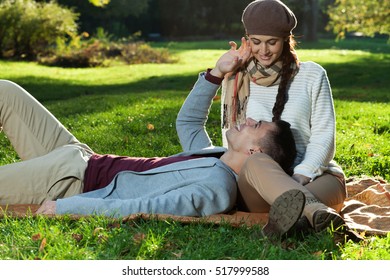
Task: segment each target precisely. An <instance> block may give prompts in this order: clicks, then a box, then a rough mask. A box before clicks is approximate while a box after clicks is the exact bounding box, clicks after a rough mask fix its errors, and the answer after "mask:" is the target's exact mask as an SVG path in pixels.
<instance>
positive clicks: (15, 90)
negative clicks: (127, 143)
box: [0, 80, 92, 205]
mask: <svg viewBox="0 0 390 280" xmlns="http://www.w3.org/2000/svg"><path fill="white" fill-rule="evenodd" d="M0 126H1V127H2V130H3V131H4V133H5V134H6V135H7V137H8V138H9V140H10V142H11V144H12V146H13V147H14V149H15V151H16V152H17V153H18V155H19V157H20V158H21V159H22V161H20V162H16V163H12V164H8V165H4V166H0V204H3V205H4V204H30V203H31V204H41V203H42V202H43V201H45V200H55V199H57V198H61V197H68V196H72V195H76V194H79V193H81V192H82V190H83V180H84V172H85V169H86V167H87V161H88V159H89V157H90V156H91V154H92V150H91V149H90V148H89V147H88V146H87V145H85V144H82V143H80V142H79V141H78V140H77V139H76V138H75V137H74V136H73V135H72V134H71V133H70V132H69V131H68V130H67V129H66V128H65V127H64V126H63V125H62V124H61V123H60V122H59V121H58V120H57V119H56V118H55V117H54V116H53V115H52V114H51V113H50V112H49V111H48V110H47V109H45V108H44V107H43V106H42V105H41V104H40V103H39V102H38V101H37V100H36V99H35V98H34V97H33V96H31V95H30V94H29V93H28V92H27V91H25V90H24V89H23V88H21V87H20V86H18V85H17V84H15V83H13V82H10V81H5V80H0Z"/></svg>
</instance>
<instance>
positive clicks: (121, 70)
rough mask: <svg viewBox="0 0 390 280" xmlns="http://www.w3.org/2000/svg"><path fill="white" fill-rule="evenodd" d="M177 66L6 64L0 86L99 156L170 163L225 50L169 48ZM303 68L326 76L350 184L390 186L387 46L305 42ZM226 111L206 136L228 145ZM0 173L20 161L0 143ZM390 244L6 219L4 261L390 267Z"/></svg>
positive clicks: (219, 46)
mask: <svg viewBox="0 0 390 280" xmlns="http://www.w3.org/2000/svg"><path fill="white" fill-rule="evenodd" d="M155 46H156V47H165V48H168V49H169V50H170V51H171V52H172V54H173V55H174V56H176V57H177V58H178V63H175V64H143V65H131V66H124V65H116V66H112V67H108V68H93V69H63V68H56V67H45V66H40V65H37V64H35V63H29V62H9V61H7V62H6V61H0V73H1V75H0V78H1V79H9V80H12V81H15V82H17V83H19V84H20V85H22V86H23V87H25V88H26V89H27V90H28V91H29V92H31V93H32V94H33V95H34V96H35V97H36V98H37V99H38V100H40V101H41V102H42V103H43V104H44V105H45V106H46V107H47V108H48V109H49V110H50V111H51V112H53V114H54V115H55V116H57V118H58V119H59V120H60V121H61V122H62V123H63V124H64V125H65V126H66V127H67V128H68V129H69V130H70V131H71V132H72V133H73V134H74V135H75V136H76V137H77V138H78V139H79V140H81V141H82V142H86V143H88V144H89V145H90V146H91V147H92V148H93V149H94V150H95V151H96V152H98V153H112V154H120V155H132V156H166V155H171V154H173V153H177V152H179V151H180V145H179V142H178V139H177V136H176V131H175V118H176V114H177V112H178V110H179V108H180V106H181V104H182V102H183V101H184V99H185V97H186V96H187V94H188V92H189V90H190V89H191V87H192V85H193V83H194V82H195V81H196V79H197V73H199V72H200V71H203V70H204V69H206V68H209V67H213V66H214V63H215V61H216V59H217V58H218V57H219V55H221V53H222V52H223V51H224V50H225V49H226V48H228V44H227V42H223V41H213V42H180V43H178V42H164V43H159V44H155ZM298 55H299V57H300V59H301V60H303V61H305V60H313V61H316V62H318V63H320V64H321V65H323V67H324V68H325V69H326V70H327V71H328V75H329V79H330V82H331V85H332V90H333V95H334V101H335V107H336V115H337V149H336V157H335V158H336V160H337V161H338V162H339V163H340V165H341V166H342V167H343V169H344V171H345V173H346V175H347V177H352V176H364V175H365V176H380V177H382V178H383V179H385V180H387V181H390V136H389V134H390V133H389V131H390V106H389V101H390V100H389V93H390V92H389V91H390V90H389V88H390V80H389V74H388V73H390V46H389V45H387V44H386V41H385V40H376V39H370V40H363V39H360V40H347V41H341V42H338V43H336V42H333V41H331V40H324V41H321V42H319V43H317V44H304V43H302V44H301V45H300V47H299V48H298ZM219 116H220V103H219V101H215V103H214V105H213V107H212V111H211V115H210V119H209V122H208V129H209V133H210V136H211V137H212V139H213V141H214V143H215V144H216V145H219V144H221V140H220V139H221V134H220V119H219ZM0 145H1V149H0V164H8V163H12V162H15V161H18V160H19V159H18V157H17V155H16V154H15V152H14V151H13V150H12V148H11V147H10V145H9V142H8V140H7V139H6V137H5V136H4V135H3V134H1V135H0ZM389 251H390V235H388V236H387V237H379V236H368V237H366V238H365V240H364V241H361V242H360V243H353V242H351V241H349V242H343V240H342V239H340V238H339V236H338V234H337V233H335V232H333V231H331V230H329V231H327V232H323V233H320V234H312V235H309V236H307V237H306V238H305V239H301V238H298V237H295V238H289V239H288V240H284V241H279V242H276V243H275V242H270V241H269V240H266V239H264V238H263V237H262V236H261V234H260V227H258V226H255V227H250V228H248V227H239V228H234V227H231V226H229V225H227V224H226V225H221V226H213V225H209V224H206V223H200V224H191V225H184V224H181V223H178V222H175V221H157V220H151V221H149V220H148V221H145V220H137V221H133V222H126V223H122V222H121V221H118V220H112V219H108V218H103V217H89V218H83V219H79V220H73V219H71V218H69V217H60V218H55V219H50V218H45V217H26V218H24V219H18V218H15V217H12V216H5V217H4V218H2V219H1V220H0V258H1V259H93V260H96V259H159V260H161V259H179V260H182V259H213V260H216V259H244V260H249V259H271V260H272V259H274V260H275V259H276V260H282V259H286V260H288V259H295V260H305V259H327V260H332V259H336V260H344V259H370V260H372V259H390V254H389Z"/></svg>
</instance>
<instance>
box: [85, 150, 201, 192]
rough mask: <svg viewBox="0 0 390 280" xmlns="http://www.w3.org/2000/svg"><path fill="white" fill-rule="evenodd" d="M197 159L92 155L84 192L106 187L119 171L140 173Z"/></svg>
mask: <svg viewBox="0 0 390 280" xmlns="http://www.w3.org/2000/svg"><path fill="white" fill-rule="evenodd" d="M194 158H199V156H173V157H154V158H143V157H125V156H115V155H99V154H93V155H92V156H91V158H90V159H89V161H88V166H87V169H86V170H85V178H84V190H83V192H90V191H93V190H97V189H101V188H103V187H105V186H107V185H108V184H109V183H110V182H111V181H112V180H113V179H114V177H115V175H116V174H118V172H121V171H126V170H127V171H136V172H142V171H146V170H150V169H153V168H156V167H160V166H164V165H167V164H171V163H174V162H179V161H185V160H190V159H194Z"/></svg>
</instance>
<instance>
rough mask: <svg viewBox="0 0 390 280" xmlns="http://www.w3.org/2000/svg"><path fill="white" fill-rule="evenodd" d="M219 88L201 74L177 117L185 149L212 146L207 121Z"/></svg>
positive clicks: (177, 124) (177, 128)
mask: <svg viewBox="0 0 390 280" xmlns="http://www.w3.org/2000/svg"><path fill="white" fill-rule="evenodd" d="M218 88H219V85H216V84H213V83H210V82H208V81H207V80H206V79H205V78H204V73H201V74H199V77H198V80H197V81H196V83H195V85H194V87H193V89H192V90H191V92H190V93H189V95H188V96H187V98H186V100H185V101H184V103H183V105H182V107H181V109H180V111H179V113H178V115H177V119H176V130H177V134H178V136H179V140H180V144H181V146H182V148H183V151H192V150H200V149H204V148H207V147H212V142H211V140H210V137H209V135H208V133H207V131H206V122H207V119H208V114H209V112H210V108H211V105H212V100H213V97H214V96H215V95H216V93H217V90H218Z"/></svg>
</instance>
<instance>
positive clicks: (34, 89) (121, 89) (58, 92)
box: [13, 74, 197, 102]
mask: <svg viewBox="0 0 390 280" xmlns="http://www.w3.org/2000/svg"><path fill="white" fill-rule="evenodd" d="M196 79H197V76H196V74H194V75H176V76H155V77H153V76H151V77H147V78H145V79H142V80H140V81H137V82H131V83H124V84H112V85H96V86H94V85H92V86H91V85H82V84H76V83H74V82H71V81H69V83H68V82H64V81H63V80H56V79H50V78H39V79H37V78H36V77H34V76H25V77H21V78H17V79H14V80H13V82H15V83H17V84H19V85H21V86H22V87H24V88H25V89H26V90H27V91H28V92H30V93H31V94H32V95H33V96H34V97H35V98H37V99H38V100H39V101H40V102H47V101H56V100H67V99H72V98H75V97H80V96H90V95H96V96H101V95H107V96H110V95H122V94H146V93H152V92H159V91H173V92H174V91H180V92H183V93H185V94H187V93H188V91H189V90H191V88H192V86H193V85H194V83H195V81H196ZM164 98H165V96H164Z"/></svg>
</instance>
